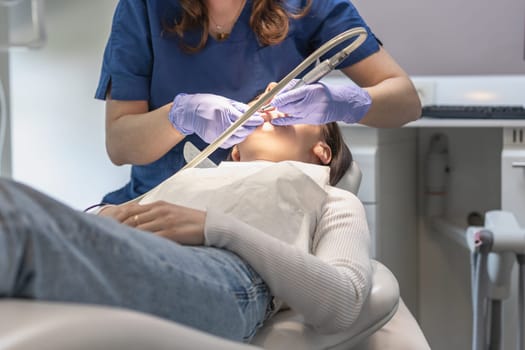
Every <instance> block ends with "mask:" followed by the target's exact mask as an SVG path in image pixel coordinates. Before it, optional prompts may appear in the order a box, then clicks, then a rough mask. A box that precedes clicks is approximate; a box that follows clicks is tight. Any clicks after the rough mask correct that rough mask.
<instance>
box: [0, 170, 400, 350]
mask: <svg viewBox="0 0 525 350" xmlns="http://www.w3.org/2000/svg"><path fill="white" fill-rule="evenodd" d="M360 181H361V171H360V169H359V167H358V166H357V164H356V163H355V162H354V163H353V164H352V167H351V168H350V170H349V171H348V172H347V174H346V175H345V176H344V177H343V179H342V180H341V181H340V182H339V183H338V185H337V186H338V187H341V188H344V189H346V190H349V191H351V192H353V193H357V190H358V188H359V184H360ZM372 266H373V281H372V288H371V290H370V294H369V295H368V298H367V300H366V301H365V303H364V305H363V308H362V310H361V313H360V315H359V317H358V318H357V320H356V321H355V323H354V324H353V326H352V327H351V328H350V329H348V330H347V331H345V332H341V333H337V334H329V335H323V334H319V333H317V332H316V331H314V330H313V329H312V328H310V327H309V326H307V325H305V323H304V322H303V319H302V317H301V315H299V314H298V313H296V312H294V311H293V310H282V311H279V312H278V313H277V314H276V315H275V316H274V317H273V318H272V319H270V320H269V321H268V322H267V323H266V324H265V325H264V326H263V327H262V328H261V329H260V330H259V331H258V332H257V334H256V336H255V338H254V339H253V340H252V343H251V344H242V343H236V342H232V341H229V340H225V339H222V338H219V337H216V336H213V335H210V334H207V333H204V332H201V331H198V330H195V329H191V328H189V327H186V326H183V325H180V324H177V323H174V322H171V321H168V320H165V319H161V318H158V317H156V316H152V315H147V314H143V313H140V312H136V311H132V310H125V309H120V308H116V307H107V306H93V305H80V304H68V303H55V302H42V301H29V300H17V299H0V350H7V349H9V350H29V349H31V350H33V349H39V350H46V349H53V350H73V349H74V350H84V349H85V350H88V349H89V350H98V349H100V350H117V349H126V350H145V349H148V350H156V349H159V350H161V349H184V350H186V349H187V350H203V349H216V350H249V349H261V348H263V349H269V350H281V349H283V350H284V349H286V350H308V349H310V350H321V349H333V350H343V349H344V350H348V349H351V348H352V347H353V346H355V345H357V344H359V343H360V342H361V341H362V340H364V339H365V338H366V337H368V336H370V335H371V334H372V333H374V332H375V331H377V330H379V329H380V328H381V327H382V326H383V325H384V324H386V323H387V322H388V321H389V320H390V319H391V318H392V316H393V315H394V314H395V312H396V311H397V307H398V302H399V286H398V283H397V280H396V279H395V277H394V275H393V274H392V273H391V272H390V271H389V270H388V269H387V268H386V267H385V266H384V265H382V264H381V263H379V262H377V261H373V262H372Z"/></svg>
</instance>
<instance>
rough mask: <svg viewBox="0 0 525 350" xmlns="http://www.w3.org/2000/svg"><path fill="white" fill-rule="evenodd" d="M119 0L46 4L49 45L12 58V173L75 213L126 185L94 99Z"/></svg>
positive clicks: (66, 0)
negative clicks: (107, 144)
mask: <svg viewBox="0 0 525 350" xmlns="http://www.w3.org/2000/svg"><path fill="white" fill-rule="evenodd" d="M116 3H117V1H116V0H89V1H85V0H47V1H46V3H45V4H46V26H47V31H48V42H47V44H46V46H45V47H44V48H43V49H38V50H25V51H21V50H18V51H13V52H12V53H11V54H10V75H11V89H10V90H11V91H10V92H11V120H12V130H11V131H12V158H13V164H12V173H13V177H14V178H15V179H16V180H19V181H22V182H25V183H29V184H31V185H32V186H34V187H36V188H37V189H39V190H41V191H44V192H45V193H47V194H50V195H52V196H53V197H55V198H57V199H60V200H62V201H64V202H66V203H68V204H70V205H72V206H74V207H76V208H84V207H86V206H88V205H90V204H93V203H98V202H99V201H100V199H101V197H102V196H103V195H104V194H105V193H106V192H107V191H110V190H113V189H116V188H118V187H120V186H121V185H123V184H124V183H125V182H126V180H127V178H128V176H129V168H128V167H116V166H114V165H113V164H111V163H110V161H109V159H108V157H107V155H106V152H105V145H104V142H105V141H104V102H101V101H98V100H95V99H94V98H93V96H94V93H95V89H96V86H97V82H98V77H99V73H100V66H101V62H102V55H103V50H104V46H105V43H106V40H107V38H108V33H109V30H110V25H111V18H112V15H113V11H114V8H115V5H116Z"/></svg>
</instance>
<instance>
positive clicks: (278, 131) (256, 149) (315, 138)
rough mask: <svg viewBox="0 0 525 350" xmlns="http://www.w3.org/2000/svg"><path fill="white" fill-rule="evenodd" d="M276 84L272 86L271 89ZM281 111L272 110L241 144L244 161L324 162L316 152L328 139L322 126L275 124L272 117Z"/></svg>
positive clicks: (239, 146) (239, 148)
mask: <svg viewBox="0 0 525 350" xmlns="http://www.w3.org/2000/svg"><path fill="white" fill-rule="evenodd" d="M274 85H275V84H270V85H269V86H268V88H269V89H271V88H272V87H273V86H274ZM279 116H280V113H279V112H278V111H270V112H268V113H267V114H266V115H265V116H264V118H265V120H266V122H265V123H264V124H263V125H261V126H259V127H258V128H257V129H256V130H255V131H254V132H253V133H252V134H250V136H248V137H247V138H246V139H245V140H244V141H243V142H241V143H240V144H238V145H237V149H238V152H239V156H240V159H239V160H241V161H251V160H269V161H274V162H278V161H283V160H297V161H302V162H308V163H320V161H319V158H318V157H316V155H315V154H314V152H313V148H314V147H316V145H318V143H319V142H322V141H324V140H323V136H322V128H323V126H320V125H306V124H297V125H289V126H274V125H273V124H271V123H270V120H271V119H272V118H276V117H279Z"/></svg>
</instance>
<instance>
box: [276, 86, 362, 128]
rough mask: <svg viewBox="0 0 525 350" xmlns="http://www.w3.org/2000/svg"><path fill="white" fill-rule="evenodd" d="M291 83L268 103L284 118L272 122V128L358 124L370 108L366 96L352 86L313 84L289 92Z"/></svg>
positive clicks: (357, 87)
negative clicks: (331, 123) (339, 122)
mask: <svg viewBox="0 0 525 350" xmlns="http://www.w3.org/2000/svg"><path fill="white" fill-rule="evenodd" d="M296 83H297V81H292V82H291V83H290V84H288V86H286V87H285V88H284V89H283V91H281V92H280V93H279V94H278V95H277V96H276V97H275V98H274V99H273V100H272V102H271V105H272V106H274V107H276V108H277V109H278V110H279V111H280V112H282V113H286V115H287V116H286V117H284V118H275V119H272V124H274V125H291V124H312V125H319V124H327V123H330V122H337V121H342V122H346V123H357V122H359V121H360V120H361V119H362V118H363V117H364V116H365V114H366V113H367V112H368V109H369V108H370V106H371V105H372V99H371V97H370V95H369V94H368V92H367V91H366V90H364V89H362V88H360V87H359V86H357V85H355V84H351V83H349V84H346V85H327V84H324V83H313V84H309V85H304V86H301V87H298V88H295V89H294V88H293V87H294V85H295V84H296Z"/></svg>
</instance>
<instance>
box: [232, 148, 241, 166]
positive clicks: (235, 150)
mask: <svg viewBox="0 0 525 350" xmlns="http://www.w3.org/2000/svg"><path fill="white" fill-rule="evenodd" d="M230 157H231V159H232V160H233V161H234V162H238V161H240V160H241V154H240V153H239V147H237V145H235V146H233V148H232V151H231V153H230Z"/></svg>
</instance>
